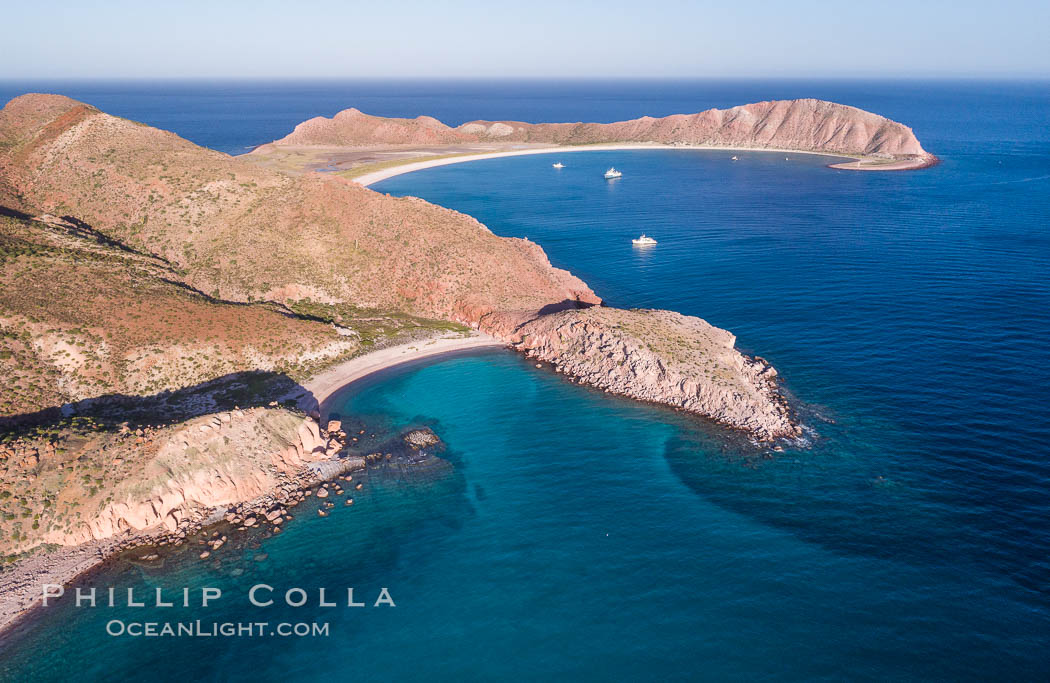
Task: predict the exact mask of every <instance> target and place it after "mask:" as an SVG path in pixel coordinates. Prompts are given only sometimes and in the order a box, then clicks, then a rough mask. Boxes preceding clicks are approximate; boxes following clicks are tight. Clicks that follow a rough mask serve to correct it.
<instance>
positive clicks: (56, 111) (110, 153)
mask: <svg viewBox="0 0 1050 683" xmlns="http://www.w3.org/2000/svg"><path fill="white" fill-rule="evenodd" d="M0 193H2V194H0V205H3V206H8V207H10V208H13V209H17V210H19V211H25V212H27V213H31V214H34V215H39V214H51V215H55V216H63V217H64V216H71V217H72V218H74V219H76V220H77V221H79V222H82V223H84V224H86V225H88V226H90V227H91V228H92V229H94V230H97V231H99V232H101V233H104V234H105V235H106V236H108V237H110V238H112V239H115V240H119V241H120V242H122V243H124V244H126V245H128V246H129V247H132V248H134V249H136V250H139V251H142V252H143V253H147V254H152V255H155V256H157V257H159V258H161V259H163V260H164V261H166V262H167V263H169V264H170V266H171V268H172V269H173V271H174V272H176V273H177V274H178V277H179V278H180V279H181V280H182V281H183V282H185V283H187V284H189V285H191V286H193V287H194V288H196V289H199V290H201V291H203V292H205V293H207V294H209V295H212V296H214V297H216V298H221V299H224V300H234V301H243V302H248V301H254V300H272V301H281V302H286V303H287V302H294V301H305V300H308V299H309V300H311V301H312V302H320V303H328V304H352V305H354V306H358V307H367V308H382V309H396V310H400V311H404V312H408V313H414V314H418V315H423V316H427V317H433V318H446V319H453V318H455V319H462V320H466V321H469V322H477V321H478V320H479V319H480V317H481V316H482V315H484V314H486V313H488V312H491V311H493V310H501V311H507V310H521V311H535V310H538V309H541V308H543V307H544V306H548V305H551V304H557V303H558V302H563V301H570V302H571V301H576V300H580V301H584V302H592V303H593V302H596V301H598V299H597V297H595V296H594V294H593V293H592V292H591V291H590V289H588V288H587V286H586V285H585V284H584V283H582V282H581V281H580V280H578V279H577V278H574V277H572V276H571V275H570V274H569V273H567V272H565V271H561V270H557V269H555V268H552V267H551V266H550V263H549V262H548V260H547V257H546V255H545V254H544V253H543V250H542V249H540V248H539V247H538V246H537V245H535V244H533V243H530V242H528V241H526V240H517V239H506V238H500V237H497V236H495V235H493V234H491V233H490V232H489V231H488V230H487V229H486V228H485V227H484V226H482V225H481V224H480V223H478V222H477V221H476V220H474V219H472V218H470V217H469V216H464V215H463V214H460V213H457V212H455V211H449V210H447V209H443V208H440V207H437V206H434V205H432V204H428V203H426V202H424V201H422V200H418V199H413V198H405V199H395V198H392V197H387V196H384V195H381V194H377V193H375V192H372V191H369V190H366V189H363V188H361V187H358V186H356V185H354V184H352V183H350V182H348V181H346V180H344V179H342V178H338V177H331V176H323V175H321V174H311V175H307V176H300V177H290V176H287V175H283V174H279V173H277V172H274V171H270V170H266V169H262V168H259V167H257V166H255V165H253V164H251V163H248V162H246V161H244V160H241V159H236V158H233V157H230V156H227V155H225V154H221V153H218V152H214V151H211V150H207V149H203V148H201V147H198V146H196V145H194V144H192V143H190V142H188V141H186V140H184V139H182V138H180V137H178V136H177V135H175V134H173V133H168V132H165V131H161V130H157V129H155V128H150V127H148V126H144V125H141V124H137V123H134V122H131V121H127V120H125V119H121V118H117V117H115V116H110V115H107V114H104V113H102V112H100V111H98V110H97V109H95V108H93V107H91V106H89V105H86V104H82V103H79V102H76V101H74V100H71V99H69V98H66V97H61V96H57V95H24V96H22V97H19V98H16V99H14V100H12V101H11V102H10V103H8V105H7V106H6V107H5V108H4V109H3V111H0Z"/></svg>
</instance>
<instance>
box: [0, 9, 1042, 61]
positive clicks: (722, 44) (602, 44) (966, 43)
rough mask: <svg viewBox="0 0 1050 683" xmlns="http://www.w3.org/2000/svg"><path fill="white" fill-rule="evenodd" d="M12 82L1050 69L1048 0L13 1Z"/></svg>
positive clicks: (5, 51)
mask: <svg viewBox="0 0 1050 683" xmlns="http://www.w3.org/2000/svg"><path fill="white" fill-rule="evenodd" d="M2 16H3V17H4V22H3V23H4V31H3V33H4V36H3V39H2V40H0V78H5V79H20V78H34V79H35V78H80V77H134V78H154V77H161V78H170V77H252V78H255V77H259V78H267V77H276V78H298V77H306V78H309V77H315V78H327V77H345V78H361V77H441V76H446V77H485V78H492V77H496V78H499V77H554V76H562V77H617V76H622V77H799V76H802V77H807V76H820V77H838V76H846V77H848V76H861V77H873V76H874V77H878V76H892V77H900V76H915V77H926V76H951V77H996V76H1012V77H1033V76H1034V77H1050V35H1048V28H1050V0H1028V1H1023V0H1000V1H998V2H971V1H970V0H958V1H956V2H945V1H942V0H911V1H908V2H901V1H898V0H872V1H869V2H855V1H854V0H839V1H837V2H827V1H824V0H795V1H794V2H760V1H751V2H748V1H746V0H718V1H717V2H707V1H693V2H687V1H683V0H636V1H634V2H621V1H620V0H606V1H605V2H594V1H590V0H587V1H583V2H571V1H569V0H563V1H561V2H555V1H551V0H530V1H527V2H508V1H507V0H466V1H455V0H452V1H449V2H440V0H431V1H427V2H423V1H417V0H407V1H405V0H402V1H400V2H398V1H391V0H386V1H383V0H378V1H377V0H373V1H371V2H365V3H363V2H355V1H354V0H341V1H335V0H302V1H301V2H288V1H286V2H273V1H271V0H255V1H252V2H241V1H232V2H223V1H221V0H210V1H200V0H188V1H185V2H181V1H178V0H171V1H169V2H149V1H148V0H137V1H135V2H127V1H122V0H121V1H115V2H107V1H105V0H100V1H98V2H83V1H77V2H72V1H66V0H56V1H52V2H40V1H39V0H37V1H28V2H12V3H8V4H7V6H6V7H5V9H4V10H3V15H2Z"/></svg>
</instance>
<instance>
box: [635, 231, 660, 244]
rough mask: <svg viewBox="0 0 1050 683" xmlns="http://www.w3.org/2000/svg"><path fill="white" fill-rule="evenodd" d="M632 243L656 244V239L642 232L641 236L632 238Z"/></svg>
mask: <svg viewBox="0 0 1050 683" xmlns="http://www.w3.org/2000/svg"><path fill="white" fill-rule="evenodd" d="M631 244H656V240H654V239H653V238H652V237H648V236H646V234H645V233H642V236H641V237H636V238H635V239H633V240H631Z"/></svg>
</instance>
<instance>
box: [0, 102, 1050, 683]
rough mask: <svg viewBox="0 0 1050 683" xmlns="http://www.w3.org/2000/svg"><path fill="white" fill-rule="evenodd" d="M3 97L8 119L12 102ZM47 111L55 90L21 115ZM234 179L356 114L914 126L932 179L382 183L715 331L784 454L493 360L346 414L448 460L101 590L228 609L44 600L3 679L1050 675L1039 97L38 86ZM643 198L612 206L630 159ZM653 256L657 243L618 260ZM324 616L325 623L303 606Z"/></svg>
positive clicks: (664, 165)
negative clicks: (409, 437)
mask: <svg viewBox="0 0 1050 683" xmlns="http://www.w3.org/2000/svg"><path fill="white" fill-rule="evenodd" d="M14 89H15V87H14V86H11V84H0V100H3V99H6V96H7V95H8V94H9V93H10V94H16V93H15V92H14ZM22 89H43V88H22ZM47 89H50V90H61V91H62V92H65V93H67V94H70V95H72V96H75V97H78V98H81V99H84V100H86V101H88V102H91V103H93V104H95V105H97V106H99V107H101V108H103V109H105V110H107V111H110V112H112V113H116V114H120V115H123V116H128V117H130V118H137V119H140V120H144V121H146V122H148V123H152V124H154V125H160V126H162V127H167V128H170V129H173V130H175V131H176V132H179V133H180V134H182V135H184V136H185V137H188V138H189V139H192V140H195V141H197V142H200V143H202V144H207V145H209V146H212V147H215V148H217V149H222V150H224V151H240V150H242V149H244V148H246V147H249V146H251V145H254V144H259V143H261V142H266V141H267V140H269V139H272V138H274V137H279V136H280V135H283V134H284V133H285V132H286V131H288V130H290V129H291V127H292V126H293V125H294V124H295V123H296V122H298V121H299V120H302V119H305V118H308V117H309V116H312V115H317V114H325V115H330V114H332V113H334V112H335V111H338V110H339V109H341V108H344V107H348V106H357V107H358V108H359V109H362V110H364V111H366V112H371V113H377V114H386V115H401V116H415V115H418V114H423V113H428V114H434V115H436V116H438V118H441V119H442V120H444V121H446V122H448V123H451V124H455V123H460V122H462V121H465V120H469V119H472V118H479V117H480V118H518V119H524V120H572V119H585V120H614V119H619V118H626V117H632V116H639V115H642V114H650V115H660V114H667V113H672V112H677V111H694V110H699V109H703V108H706V107H709V106H728V105H732V104H739V103H743V102H748V101H754V100H760V99H770V98H779V97H796V96H814V97H822V98H826V99H832V100H836V101H840V102H844V103H847V104H853V105H856V106H861V107H864V108H867V109H871V110H873V111H876V112H879V113H881V114H885V115H887V116H890V117H892V118H895V119H898V120H901V121H903V122H905V123H907V124H908V125H911V126H913V127H914V129H915V131H916V133H917V135H918V136H919V138H920V140H921V141H922V142H923V144H924V146H925V147H926V148H927V149H928V150H929V151H931V152H933V153H935V154H937V155H938V156H940V157H941V159H942V163H941V164H940V165H938V166H935V167H933V168H931V169H926V170H923V171H918V172H907V173H851V172H846V171H834V170H829V169H827V168H825V164H826V160H825V159H822V158H820V157H815V156H802V155H787V156H789V157H790V159H789V160H785V158H784V157H785V155H783V154H772V153H737V156H739V157H740V160H739V161H737V162H732V161H730V160H729V158H728V157H729V156H730V155H729V154H726V153H722V152H696V151H652V152H650V151H635V152H629V153H628V152H580V153H573V154H565V155H563V156H562V157H560V160H561V161H562V162H563V163H565V164H566V168H564V169H562V170H560V171H555V170H554V169H552V168H551V166H550V164H551V163H552V162H553V161H555V160H556V158H555V157H551V156H548V155H541V156H532V157H518V158H507V159H495V160H486V161H481V162H475V163H470V164H463V165H453V166H447V167H441V168H436V169H431V170H427V171H423V172H418V173H413V174H408V175H404V176H400V177H396V178H392V179H389V180H387V181H384V182H383V183H381V184H379V185H377V186H375V189H377V190H380V191H384V192H390V193H392V194H412V195H416V196H421V197H424V198H426V199H428V200H431V201H434V202H437V203H439V204H442V205H444V206H448V207H451V208H454V209H458V210H461V211H464V212H466V213H469V214H471V215H473V216H475V217H477V218H478V219H479V220H481V221H482V222H484V223H485V224H486V225H488V226H489V227H490V228H491V229H492V230H493V231H494V232H496V233H497V234H501V235H508V236H517V237H526V236H527V237H528V238H529V239H531V240H534V241H536V242H538V243H539V244H540V245H542V246H543V247H544V249H545V250H546V251H547V253H548V254H549V255H550V258H551V260H552V262H554V263H555V265H558V266H561V267H565V268H569V269H570V270H572V271H573V272H574V273H576V274H577V275H579V276H580V277H582V278H583V279H584V280H586V281H587V282H588V283H589V284H590V285H591V286H592V288H593V289H594V290H595V291H596V292H597V293H598V294H599V295H601V296H603V297H604V298H605V299H606V300H607V301H608V302H609V303H610V304H613V305H616V306H623V307H629V306H644V307H659V308H670V309H674V310H678V311H681V312H683V313H688V314H693V315H699V316H701V317H704V318H706V319H707V320H709V321H710V322H712V323H713V324H716V325H719V326H722V327H726V328H728V329H730V330H732V331H733V332H734V333H736V334H737V335H738V345H739V346H740V347H741V348H743V349H745V350H746V351H749V352H752V353H757V354H759V355H762V356H763V357H766V358H768V359H769V360H770V361H771V362H772V363H773V364H774V365H775V366H776V367H777V368H778V369H779V370H780V372H781V374H782V376H783V377H784V379H785V382H786V386H787V387H788V389H789V390H790V391H791V393H792V394H793V396H794V397H795V399H796V400H797V402H798V405H799V409H800V411H801V413H802V415H803V416H804V420H805V422H806V424H807V426H808V427H809V428H810V430H811V431H810V433H809V444H808V445H805V446H801V447H797V448H792V449H790V450H789V451H787V452H785V453H769V452H763V451H761V450H756V449H754V448H751V447H748V446H747V445H746V444H741V443H740V442H739V441H738V440H736V439H733V438H732V437H730V436H729V435H727V434H725V433H723V432H722V431H721V430H719V429H717V428H713V427H712V426H710V425H706V424H703V423H700V422H698V421H695V420H692V419H690V418H688V417H684V416H681V415H678V414H675V413H672V412H670V411H666V410H662V409H660V408H656V407H651V406H644V405H640V404H636V403H633V402H630V401H625V400H621V399H616V398H611V397H608V396H605V395H603V394H599V393H597V392H594V391H591V390H588V389H583V388H580V387H577V386H574V385H571V384H567V383H565V382H564V381H562V380H561V379H560V378H559V377H558V376H557V375H554V374H552V373H550V372H548V371H545V370H537V369H535V368H534V367H532V365H530V364H528V363H525V362H524V361H522V360H521V359H519V358H517V357H516V356H514V355H512V354H510V353H504V352H487V353H484V354H480V355H475V356H467V357H457V358H452V359H448V360H444V361H441V362H438V363H433V364H429V365H426V366H419V367H411V368H404V369H401V370H398V371H395V372H392V373H388V374H387V375H384V376H382V377H380V378H377V379H375V380H373V381H370V382H368V383H367V384H365V385H362V386H357V387H354V388H353V389H352V390H351V392H350V393H348V394H347V395H346V396H345V398H344V400H343V401H342V402H341V403H340V405H339V406H338V407H337V410H338V411H340V412H343V413H345V414H352V415H355V416H357V417H359V418H363V419H365V420H367V421H368V422H369V423H370V424H373V425H376V427H375V428H376V429H377V430H379V431H380V432H387V431H394V430H397V429H399V428H402V427H404V426H407V425H416V424H426V425H430V426H432V427H433V428H434V429H435V430H436V431H437V432H438V433H439V434H440V435H441V436H442V437H443V438H444V439H445V441H446V443H447V444H448V447H449V450H448V452H447V453H446V457H447V458H448V459H449V460H450V461H451V463H452V464H453V467H452V468H451V470H450V471H448V472H445V473H443V474H442V475H441V476H438V477H436V478H435V479H434V480H432V481H415V480H396V479H390V478H387V479H382V478H377V479H373V480H370V481H369V482H368V485H367V487H366V488H365V489H364V490H363V491H361V492H358V493H357V494H355V498H356V499H357V502H356V504H355V505H354V506H353V507H349V508H344V507H341V506H340V507H337V508H336V509H334V510H333V512H332V515H331V516H330V517H328V518H325V519H321V518H318V517H316V516H315V515H313V514H311V511H310V510H309V509H305V510H303V511H302V512H301V513H297V514H296V518H295V519H294V520H293V521H292V522H290V523H289V525H288V529H287V531H286V532H285V533H283V534H281V535H279V536H277V537H274V538H270V539H264V538H253V539H251V542H253V543H257V544H258V546H259V547H257V548H253V547H245V546H243V543H241V544H238V545H237V546H236V547H234V548H232V549H229V550H228V551H227V552H226V553H225V554H223V553H222V552H220V553H218V554H217V555H218V556H219V562H218V564H217V566H216V565H215V564H212V563H201V562H200V561H199V560H197V559H196V556H195V553H192V554H191V553H186V554H184V555H183V556H174V557H170V558H168V559H167V560H166V567H165V568H164V569H163V570H155V569H146V568H142V567H138V566H135V565H132V564H129V563H119V564H117V565H116V566H114V567H113V568H111V569H109V570H107V571H106V572H105V573H103V574H101V575H100V576H98V577H96V578H94V579H93V580H92V584H93V585H100V586H108V585H117V586H120V587H121V588H123V587H127V586H134V587H138V588H140V589H142V588H150V589H152V587H154V586H162V587H165V588H168V587H172V588H174V587H181V586H183V585H186V584H188V585H191V586H198V587H199V586H203V585H210V586H220V587H222V588H223V590H224V592H225V594H226V595H228V596H229V597H228V598H227V599H224V600H223V601H222V603H221V604H220V605H219V606H217V607H212V608H209V609H208V610H206V611H203V612H202V611H201V609H200V608H197V609H191V610H182V609H180V608H173V609H171V613H170V614H168V613H165V614H163V615H158V613H157V611H156V610H152V609H145V610H143V609H139V610H138V613H136V610H132V609H127V608H124V609H116V610H107V609H97V610H90V609H80V610H76V609H74V608H72V607H71V606H70V605H68V604H66V605H60V606H59V607H57V608H55V609H54V610H52V611H49V612H47V613H45V614H43V615H42V616H41V617H40V618H39V619H38V620H36V621H35V622H34V623H33V624H32V625H31V626H30V627H29V628H28V629H27V630H26V632H25V633H23V634H22V635H20V636H19V637H18V638H16V639H14V640H13V641H11V642H10V643H8V645H7V646H6V647H4V648H3V649H2V650H0V677H9V678H11V679H13V680H14V679H17V680H57V679H59V678H62V677H66V676H69V675H70V674H81V675H85V674H86V675H88V676H90V677H96V678H102V677H110V678H112V677H120V676H129V677H141V676H143V675H149V676H150V677H151V678H155V679H158V680H168V679H176V678H178V679H196V678H201V679H208V678H216V679H224V680H241V679H249V678H253V679H256V680H258V679H264V680H271V679H296V678H300V677H304V676H307V675H309V676H313V675H314V674H321V675H326V676H330V677H333V678H336V679H349V678H355V679H373V680H389V679H413V680H415V679H424V678H427V679H434V680H444V679H492V678H497V677H499V678H504V677H510V676H515V677H520V678H525V679H541V678H551V677H556V678H570V677H572V678H585V679H609V678H615V679H628V680H639V679H660V678H667V679H696V678H700V679H710V680H724V679H726V678H734V679H739V678H744V679H791V680H810V679H820V678H824V679H840V678H850V679H858V680H876V679H877V680H883V679H887V678H894V679H911V680H915V679H940V680H962V679H966V680H988V679H1031V680H1037V679H1045V678H1046V677H1047V675H1048V674H1050V664H1048V661H1050V657H1048V656H1047V654H1046V653H1047V651H1048V647H1050V559H1048V558H1050V555H1048V553H1050V460H1048V456H1050V453H1048V450H1050V449H1048V447H1047V444H1048V443H1050V419H1048V418H1050V411H1048V409H1047V408H1046V396H1047V393H1048V392H1047V387H1048V386H1050V369H1048V368H1050V351H1048V350H1047V347H1046V339H1047V337H1048V333H1050V276H1048V274H1047V267H1048V265H1050V235H1048V232H1047V230H1048V219H1050V85H1048V84H1047V83H964V82H955V83H916V82H910V83H887V82H861V83H844V82H819V83H791V82H775V83H762V82H757V81H754V82H697V83H615V82H605V83H577V84H566V83H540V82H527V83H504V84H491V83H430V84H408V83H402V84H380V83H371V84H369V83H363V84H362V83H355V84H309V85H304V86H292V85H289V84H174V85H173V84H159V85H153V86H145V85H143V84H124V85H121V84H75V85H68V86H66V87H65V88H59V87H57V86H56V87H51V88H47ZM614 164H615V165H616V166H617V168H620V169H621V170H623V172H624V178H623V179H621V180H619V181H613V182H607V181H605V180H604V179H602V178H601V172H602V171H603V170H604V169H605V168H607V167H608V166H610V165H614ZM640 232H646V233H648V234H651V235H654V236H655V237H656V238H657V239H658V240H659V242H660V243H659V245H657V246H656V247H653V248H650V249H646V250H639V249H636V248H633V247H632V246H631V244H630V239H631V238H632V237H635V236H637V234H638V233H640ZM260 581H265V582H267V583H269V584H272V585H274V586H279V587H289V586H304V587H308V588H314V587H317V586H329V587H330V592H331V590H334V589H335V587H338V586H355V587H358V591H359V593H364V595H367V596H373V599H374V595H375V594H376V592H377V591H378V587H380V586H388V587H389V588H390V590H391V593H392V595H393V597H394V598H395V600H396V601H397V605H398V606H397V607H396V608H393V609H390V608H381V607H380V608H374V609H351V610H346V609H333V608H318V607H316V606H312V607H303V608H299V609H298V610H293V609H290V608H284V609H276V608H275V609H274V610H273V611H272V612H270V611H267V612H266V614H265V615H262V616H261V615H260V613H259V612H260V610H258V609H250V608H247V607H246V606H245V603H244V598H243V596H244V592H245V591H246V590H247V587H249V586H251V585H252V584H254V583H258V582H260ZM311 604H312V605H316V600H313V601H312V603H311ZM114 617H118V618H125V619H126V618H129V617H135V618H138V619H146V618H149V619H157V618H166V619H171V620H174V619H197V618H202V619H206V620H208V621H216V620H218V621H222V620H242V621H245V620H258V619H260V618H264V619H267V620H270V621H278V620H286V619H292V620H295V621H299V620H304V621H313V620H315V619H321V620H323V621H328V622H330V624H331V630H332V635H331V636H329V637H328V638H304V639H291V638H289V639H269V638H259V639H247V638H237V639H217V638H216V639H187V638H179V639H159V638H154V639H146V638H139V639H132V638H110V637H108V636H106V635H105V632H104V625H105V623H106V621H107V620H109V619H111V618H114Z"/></svg>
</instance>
